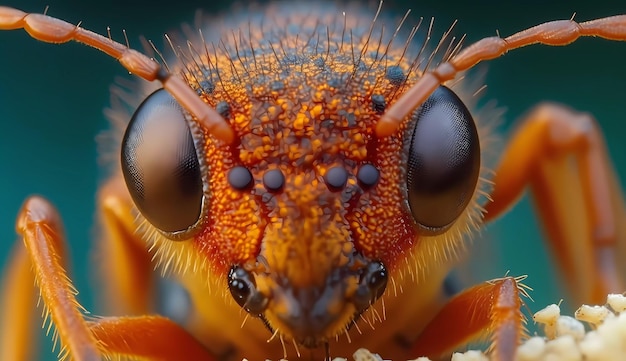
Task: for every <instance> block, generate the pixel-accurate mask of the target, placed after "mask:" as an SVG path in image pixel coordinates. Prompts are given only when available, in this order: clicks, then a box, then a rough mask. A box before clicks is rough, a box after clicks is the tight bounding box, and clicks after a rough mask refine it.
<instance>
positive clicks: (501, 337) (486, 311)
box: [412, 277, 526, 361]
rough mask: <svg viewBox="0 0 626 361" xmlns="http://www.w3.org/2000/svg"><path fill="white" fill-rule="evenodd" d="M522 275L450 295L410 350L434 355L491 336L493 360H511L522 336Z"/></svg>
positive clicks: (418, 353)
mask: <svg viewBox="0 0 626 361" xmlns="http://www.w3.org/2000/svg"><path fill="white" fill-rule="evenodd" d="M522 279H523V278H513V277H505V278H501V279H496V280H493V281H489V282H486V283H483V284H480V285H478V286H474V287H472V288H470V289H467V290H465V291H463V292H462V293H460V294H458V295H456V296H455V297H453V298H452V299H451V300H450V301H449V302H448V303H447V304H446V305H445V306H444V307H443V309H442V310H441V311H439V313H438V314H437V315H436V316H435V318H434V319H432V320H431V321H430V322H429V323H428V325H427V326H426V328H425V329H424V330H423V331H422V332H421V334H420V336H419V337H418V339H417V340H416V341H415V343H414V344H413V345H412V354H414V355H416V356H418V355H426V356H429V357H430V358H436V357H439V356H442V355H444V354H449V353H450V352H452V351H454V350H455V349H456V348H457V347H459V346H461V345H465V344H467V343H468V342H471V341H474V340H481V339H485V338H486V337H489V336H490V337H491V340H490V341H491V356H492V359H493V360H497V361H505V360H506V361H508V360H513V358H514V356H515V350H516V348H517V345H518V344H519V342H520V340H521V339H522V337H523V336H524V332H525V329H524V324H525V320H524V316H523V315H522V313H521V310H520V307H521V302H522V301H521V299H520V294H523V295H526V291H525V289H524V286H523V285H521V284H520V283H519V282H520V281H521V280H522Z"/></svg>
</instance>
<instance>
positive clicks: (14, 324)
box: [0, 243, 39, 360]
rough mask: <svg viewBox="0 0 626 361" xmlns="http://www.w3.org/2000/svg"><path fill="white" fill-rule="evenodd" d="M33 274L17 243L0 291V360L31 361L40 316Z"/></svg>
mask: <svg viewBox="0 0 626 361" xmlns="http://www.w3.org/2000/svg"><path fill="white" fill-rule="evenodd" d="M34 277H35V276H34V275H33V272H32V269H31V265H30V260H29V259H28V254H27V253H26V249H25V248H24V245H23V244H21V243H20V244H16V247H14V249H13V252H12V253H11V259H10V264H9V266H8V267H7V269H6V273H5V277H4V284H3V292H1V293H0V296H2V300H1V302H0V332H1V333H0V360H34V359H36V357H37V355H36V354H35V351H36V350H35V348H34V347H32V343H33V340H36V336H37V334H36V333H35V332H34V331H35V330H36V328H35V325H36V322H37V320H39V315H38V314H37V312H35V311H34V310H35V309H36V308H37V306H36V305H37V295H36V293H35V284H34V282H33V280H34Z"/></svg>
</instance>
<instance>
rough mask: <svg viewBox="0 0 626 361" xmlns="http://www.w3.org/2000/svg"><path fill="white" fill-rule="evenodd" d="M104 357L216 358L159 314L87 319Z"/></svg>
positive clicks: (207, 360) (208, 360)
mask: <svg viewBox="0 0 626 361" xmlns="http://www.w3.org/2000/svg"><path fill="white" fill-rule="evenodd" d="M90 328H91V330H92V331H93V334H94V335H95V337H96V338H97V339H98V340H99V341H100V342H101V343H102V344H103V345H105V346H104V348H105V349H106V350H105V351H104V353H105V354H107V355H108V356H122V355H123V356H131V357H133V359H134V358H140V359H142V360H143V359H148V360H153V359H154V360H163V361H177V360H181V359H184V360H198V361H214V360H216V358H215V357H214V356H213V355H211V354H210V353H209V351H208V350H207V349H206V348H205V347H204V346H203V345H202V344H201V343H200V342H199V341H198V340H196V339H195V338H194V337H193V336H191V334H189V333H188V332H187V331H185V330H184V329H183V328H182V327H180V326H179V325H178V324H176V323H175V322H173V321H171V320H169V319H168V318H165V317H161V316H137V317H105V318H99V319H97V320H95V321H93V322H90Z"/></svg>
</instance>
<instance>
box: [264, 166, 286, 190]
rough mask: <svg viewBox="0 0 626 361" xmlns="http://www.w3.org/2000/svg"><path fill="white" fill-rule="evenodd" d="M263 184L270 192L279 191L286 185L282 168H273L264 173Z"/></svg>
mask: <svg viewBox="0 0 626 361" xmlns="http://www.w3.org/2000/svg"><path fill="white" fill-rule="evenodd" d="M263 185H264V186H265V189H267V190H268V191H270V192H277V191H279V190H281V189H282V188H283V186H284V185H285V176H284V175H283V172H281V171H280V169H271V170H268V171H267V172H265V174H263Z"/></svg>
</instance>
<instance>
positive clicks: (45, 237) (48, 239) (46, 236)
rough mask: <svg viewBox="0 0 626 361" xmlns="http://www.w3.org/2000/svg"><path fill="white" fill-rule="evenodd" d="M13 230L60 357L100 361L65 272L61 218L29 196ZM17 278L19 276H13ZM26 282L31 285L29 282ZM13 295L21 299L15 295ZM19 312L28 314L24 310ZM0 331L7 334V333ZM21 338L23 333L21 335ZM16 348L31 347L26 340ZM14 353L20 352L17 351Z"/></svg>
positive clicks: (43, 200)
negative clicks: (21, 242)
mask: <svg viewBox="0 0 626 361" xmlns="http://www.w3.org/2000/svg"><path fill="white" fill-rule="evenodd" d="M16 228H17V231H18V233H19V234H20V236H21V237H22V238H23V240H24V244H25V245H26V252H25V256H26V257H22V260H24V261H27V259H29V260H30V262H25V263H30V264H29V265H28V266H30V267H32V269H33V271H32V272H33V273H34V276H35V280H36V282H37V286H38V287H39V292H40V295H41V300H42V302H43V304H44V307H45V311H44V312H45V313H46V314H47V315H48V316H49V317H51V322H53V324H54V326H55V327H56V332H57V333H58V337H59V339H60V341H61V345H62V347H63V348H64V349H63V351H62V352H61V354H65V353H69V354H70V355H71V356H72V358H73V359H74V360H94V361H95V360H100V358H101V357H100V351H99V350H98V341H97V340H96V338H95V337H94V336H93V334H92V332H91V331H90V330H89V327H88V326H87V323H86V322H85V320H84V318H83V312H82V311H83V308H82V307H81V306H80V305H79V304H78V301H77V300H76V297H75V295H76V293H77V292H76V290H75V289H74V286H73V285H72V283H71V280H70V279H69V278H68V276H67V274H66V272H65V270H64V265H63V261H64V258H65V253H66V252H65V246H66V245H65V240H64V238H63V231H62V225H61V219H60V217H59V214H58V213H57V211H56V209H54V207H53V206H52V205H51V204H50V203H48V202H47V201H46V200H45V199H43V198H41V197H31V198H29V199H28V200H26V202H25V203H24V206H23V207H22V209H21V211H20V214H19V216H18V220H17V227H16ZM19 268H21V267H19ZM14 270H15V269H14ZM16 277H19V275H18V274H16ZM22 277H23V275H22ZM14 281H15V279H14V280H13V282H11V281H9V284H14V287H15V282H14ZM25 282H26V284H32V280H27V281H25ZM5 291H9V292H11V291H18V292H23V293H28V292H30V290H27V289H25V288H22V289H21V290H20V289H19V288H14V289H12V290H6V289H5ZM12 296H13V297H23V295H18V294H14V295H12ZM26 297H28V296H26ZM18 310H20V311H22V313H26V312H29V310H27V309H25V308H24V307H20V308H19V309H18ZM15 311H16V312H17V310H15ZM33 311H34V309H30V312H33ZM26 319H28V317H27V318H26ZM2 331H3V334H5V335H6V334H8V331H9V330H6V329H5V330H2ZM23 335H26V334H25V333H23ZM5 337H6V336H5ZM3 339H4V337H3ZM3 342H4V340H3ZM18 345H21V346H22V347H32V346H31V345H30V343H28V342H25V341H23V342H20V343H18ZM16 352H19V351H17V350H16ZM11 359H12V358H11Z"/></svg>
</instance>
